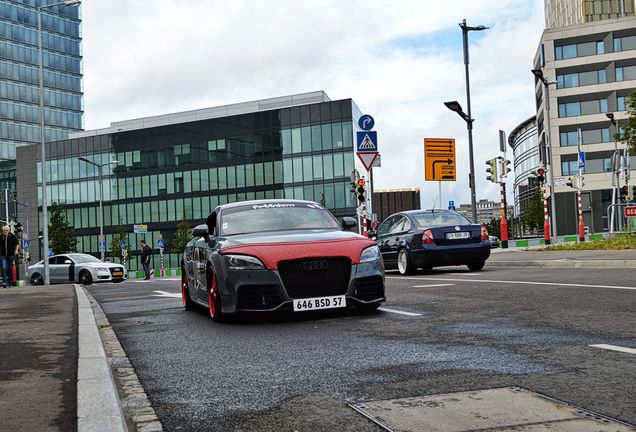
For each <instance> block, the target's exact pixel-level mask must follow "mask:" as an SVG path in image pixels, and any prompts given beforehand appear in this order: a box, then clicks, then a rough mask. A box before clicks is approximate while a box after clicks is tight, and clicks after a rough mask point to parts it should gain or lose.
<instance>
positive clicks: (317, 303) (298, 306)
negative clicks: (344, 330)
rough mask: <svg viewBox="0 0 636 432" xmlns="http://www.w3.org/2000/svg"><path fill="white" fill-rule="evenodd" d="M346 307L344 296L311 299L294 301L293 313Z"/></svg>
mask: <svg viewBox="0 0 636 432" xmlns="http://www.w3.org/2000/svg"><path fill="white" fill-rule="evenodd" d="M345 306H347V300H346V299H345V296H343V295H339V296H329V297H313V298H306V299H296V300H294V312H304V311H308V310H318V309H333V308H340V307H345Z"/></svg>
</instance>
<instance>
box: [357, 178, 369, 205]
mask: <svg viewBox="0 0 636 432" xmlns="http://www.w3.org/2000/svg"><path fill="white" fill-rule="evenodd" d="M357 185H358V187H357V188H356V196H357V197H358V201H360V204H362V203H364V202H365V201H366V200H367V199H366V197H365V194H366V192H367V191H366V190H365V189H364V185H365V181H364V179H363V178H361V179H358V181H357Z"/></svg>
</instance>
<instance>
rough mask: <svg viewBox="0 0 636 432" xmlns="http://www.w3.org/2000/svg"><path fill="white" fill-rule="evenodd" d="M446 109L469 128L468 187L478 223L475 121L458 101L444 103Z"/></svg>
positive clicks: (475, 219)
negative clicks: (474, 140) (456, 115)
mask: <svg viewBox="0 0 636 432" xmlns="http://www.w3.org/2000/svg"><path fill="white" fill-rule="evenodd" d="M444 105H446V108H448V109H449V110H451V111H455V112H456V113H457V114H458V115H459V116H460V117H461V118H462V119H464V121H465V122H466V127H468V152H469V155H470V173H469V174H468V185H469V186H470V205H471V207H472V216H473V222H474V223H477V197H476V193H475V162H474V159H473V122H474V121H475V119H472V118H470V116H469V115H468V114H466V113H465V112H464V110H462V106H461V105H460V104H459V102H457V101H450V102H444Z"/></svg>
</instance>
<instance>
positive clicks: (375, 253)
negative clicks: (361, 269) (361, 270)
mask: <svg viewBox="0 0 636 432" xmlns="http://www.w3.org/2000/svg"><path fill="white" fill-rule="evenodd" d="M379 259H380V249H378V247H377V246H371V247H368V248H366V249H365V250H363V251H362V253H361V254H360V262H361V263H363V262H371V261H377V260H379Z"/></svg>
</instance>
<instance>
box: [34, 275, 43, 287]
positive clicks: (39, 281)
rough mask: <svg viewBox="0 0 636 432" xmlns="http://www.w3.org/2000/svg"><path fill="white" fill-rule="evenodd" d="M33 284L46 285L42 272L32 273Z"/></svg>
mask: <svg viewBox="0 0 636 432" xmlns="http://www.w3.org/2000/svg"><path fill="white" fill-rule="evenodd" d="M31 285H44V278H43V277H42V275H41V274H40V273H33V274H32V275H31Z"/></svg>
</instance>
